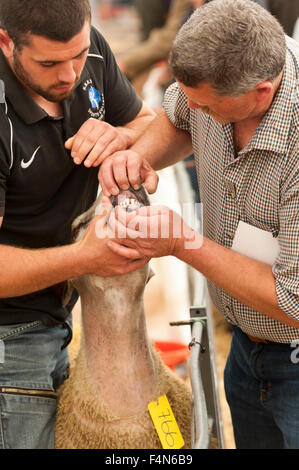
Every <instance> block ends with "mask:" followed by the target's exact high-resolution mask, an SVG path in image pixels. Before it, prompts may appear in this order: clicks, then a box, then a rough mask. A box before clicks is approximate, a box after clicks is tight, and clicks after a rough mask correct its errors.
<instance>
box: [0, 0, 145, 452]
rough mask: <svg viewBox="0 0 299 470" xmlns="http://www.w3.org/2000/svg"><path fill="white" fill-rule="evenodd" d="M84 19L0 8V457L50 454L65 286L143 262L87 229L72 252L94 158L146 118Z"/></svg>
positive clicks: (19, 6) (62, 367) (76, 14)
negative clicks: (9, 451)
mask: <svg viewBox="0 0 299 470" xmlns="http://www.w3.org/2000/svg"><path fill="white" fill-rule="evenodd" d="M90 20H91V15H90V6H89V2H88V0H53V1H51V2H48V1H47V0H38V1H37V0H3V1H1V3H0V21H1V29H0V48H1V52H0V79H1V82H0V83H1V95H0V96H1V104H0V108H1V109H0V121H1V124H0V126H1V133H0V223H1V229H0V259H1V273H0V340H1V346H2V349H1V350H2V351H4V357H1V359H2V360H1V364H0V420H1V423H0V428H1V433H0V448H53V447H54V425H55V409H56V402H55V390H56V389H57V387H58V386H59V385H60V384H61V382H62V381H63V380H64V379H65V377H66V376H67V373H68V357H67V350H66V345H67V344H68V342H69V341H70V339H71V327H70V325H69V322H68V319H69V318H70V317H69V316H70V313H71V310H72V308H73V306H74V303H75V302H76V300H77V296H76V295H74V296H73V297H72V299H71V301H70V302H69V304H68V305H66V306H63V301H62V294H63V287H64V283H63V281H65V280H67V279H69V278H71V277H74V276H78V275H80V274H83V273H90V272H98V273H99V274H100V275H102V276H107V275H114V274H119V273H123V272H128V271H131V270H134V269H136V268H137V267H139V266H140V265H142V264H144V263H145V262H146V261H147V260H139V261H138V262H137V263H136V261H134V260H133V261H131V262H129V261H128V260H127V259H125V258H122V257H120V256H118V255H112V254H111V251H110V250H108V248H107V247H106V245H105V241H104V240H98V239H97V238H96V236H95V235H94V231H93V230H90V231H89V232H88V234H87V236H86V237H85V238H84V240H82V241H81V242H80V243H79V244H74V245H71V224H72V221H73V220H74V218H75V217H76V216H77V215H79V214H81V213H82V212H83V211H85V210H86V209H87V208H89V207H90V205H91V204H92V203H93V201H94V200H95V198H96V196H97V191H98V177H97V172H98V169H97V168H96V166H97V163H96V160H97V158H98V157H99V156H101V158H102V157H103V156H104V157H105V156H108V155H110V154H112V153H113V152H115V151H116V150H124V149H126V148H129V147H130V145H132V144H133V143H134V142H135V141H136V139H137V137H138V136H139V135H140V134H141V132H142V131H143V130H144V128H145V127H146V126H147V125H148V123H149V122H150V121H151V120H152V118H153V113H152V112H151V111H150V110H149V109H148V108H147V107H146V106H145V105H144V104H143V103H142V101H141V100H140V98H139V97H138V96H137V95H136V93H135V91H134V90H133V89H132V87H131V85H130V84H129V83H128V81H127V79H126V78H125V77H124V76H123V75H122V73H121V72H120V71H119V69H118V68H117V66H116V63H115V60H114V57H113V55H112V53H111V51H110V49H109V46H108V45H107V43H106V42H105V40H104V38H103V37H102V36H101V35H100V34H99V33H98V32H97V31H96V30H95V29H94V28H92V27H91V22H90ZM86 157H87V159H88V157H91V159H92V163H88V161H87V159H86ZM83 159H85V162H84V165H79V164H80V163H81V161H82V160H83ZM95 223H96V220H95ZM2 356H3V355H2Z"/></svg>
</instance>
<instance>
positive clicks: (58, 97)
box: [12, 51, 78, 103]
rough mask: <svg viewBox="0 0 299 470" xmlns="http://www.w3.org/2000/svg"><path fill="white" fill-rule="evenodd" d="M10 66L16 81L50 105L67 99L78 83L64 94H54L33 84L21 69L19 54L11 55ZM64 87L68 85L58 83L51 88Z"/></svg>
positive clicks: (26, 73) (27, 74)
mask: <svg viewBox="0 0 299 470" xmlns="http://www.w3.org/2000/svg"><path fill="white" fill-rule="evenodd" d="M12 65H13V71H14V73H15V75H16V77H17V78H18V80H19V81H20V82H21V83H22V84H23V85H25V87H26V88H29V89H30V90H33V91H34V92H35V93H37V94H38V95H40V96H42V97H43V98H44V99H46V100H47V101H50V102H52V103H59V102H61V101H63V100H65V99H67V98H69V97H70V96H71V95H72V93H73V91H74V89H75V87H76V83H77V81H78V79H77V81H76V82H75V84H74V85H73V87H72V88H71V90H70V91H67V92H64V93H57V92H56V93H55V92H54V91H53V92H51V91H50V89H48V90H45V89H44V88H42V87H41V86H40V85H39V84H38V83H36V82H34V81H33V80H32V78H31V76H30V75H29V73H28V72H27V71H26V70H25V68H24V67H23V65H22V63H21V61H20V59H19V54H18V53H17V52H16V51H14V53H13V62H12ZM65 85H68V84H65V83H58V84H55V85H52V87H51V88H56V87H58V86H65Z"/></svg>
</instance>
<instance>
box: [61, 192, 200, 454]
mask: <svg viewBox="0 0 299 470" xmlns="http://www.w3.org/2000/svg"><path fill="white" fill-rule="evenodd" d="M137 193H138V192H133V191H132V192H129V199H131V198H133V199H135V200H138V202H139V203H143V202H144V200H145V199H146V202H145V203H146V204H147V205H148V204H149V203H148V199H147V197H146V195H145V192H143V195H142V197H140V193H139V194H138V195H137ZM126 196H128V193H126ZM100 198H101V196H100ZM100 198H99V199H98V200H97V201H96V202H95V204H94V205H93V206H92V208H91V209H90V210H89V211H88V212H86V213H85V214H83V215H82V216H80V217H79V218H78V219H77V220H76V221H75V222H74V224H73V229H74V232H79V235H77V237H80V236H82V234H83V232H84V229H85V228H86V226H87V225H88V222H89V221H90V220H91V219H92V217H93V216H94V214H95V211H96V207H97V206H98V204H99V201H100ZM125 199H127V198H125ZM119 201H120V200H119V199H118V200H116V202H115V201H114V203H115V204H120V202H119ZM121 205H123V204H121ZM82 227H83V228H82ZM150 277H151V269H150V267H149V265H146V266H144V267H142V268H141V269H138V270H137V271H135V272H133V273H129V274H124V275H121V276H115V277H111V278H100V277H98V276H94V275H85V276H82V277H79V278H77V279H74V280H72V283H73V285H74V287H76V289H77V290H78V292H79V295H80V300H81V309H82V333H81V342H80V349H79V353H78V356H77V358H76V361H75V364H74V366H73V367H72V368H71V372H70V376H69V378H68V379H67V380H66V381H65V382H64V384H63V385H62V386H61V387H60V389H59V390H58V404H57V416H56V431H55V446H56V448H57V449H161V448H162V444H161V441H160V439H159V436H158V434H157V431H156V429H155V427H154V425H153V421H152V419H151V417H150V414H149V411H148V404H149V403H150V402H157V401H158V399H159V397H161V396H164V395H166V396H167V398H168V401H169V403H170V406H171V409H172V411H173V414H174V416H175V418H176V421H177V423H178V426H179V429H180V432H181V434H182V436H183V439H184V448H191V435H190V434H191V424H190V423H191V416H190V413H191V411H190V398H191V390H190V388H189V386H188V385H187V384H186V383H185V382H184V381H183V380H182V379H181V378H179V377H178V376H177V375H176V374H174V373H173V372H172V371H171V370H170V369H169V368H168V367H166V366H165V364H164V363H163V362H162V360H161V358H160V356H159V354H158V353H157V352H156V350H155V347H154V344H153V343H152V342H151V341H150V340H149V338H148V335H147V329H146V321H145V314H144V299H143V294H144V289H145V286H146V284H147V282H148V281H149V279H150ZM166 432H167V431H166ZM170 435H171V434H170ZM169 441H170V445H171V442H172V441H171V440H169Z"/></svg>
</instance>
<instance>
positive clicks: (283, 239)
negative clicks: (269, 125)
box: [273, 129, 299, 320]
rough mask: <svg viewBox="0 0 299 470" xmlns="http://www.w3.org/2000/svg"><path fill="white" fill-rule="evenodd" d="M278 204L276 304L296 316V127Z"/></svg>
mask: <svg viewBox="0 0 299 470" xmlns="http://www.w3.org/2000/svg"><path fill="white" fill-rule="evenodd" d="M284 174H285V178H284V181H283V183H282V190H281V204H280V208H279V224H280V228H279V235H278V242H279V246H280V254H279V256H278V259H277V260H276V263H275V264H274V266H273V274H274V276H275V278H276V294H277V298H278V304H279V307H280V308H281V309H282V310H283V311H284V312H285V313H286V314H288V315H290V316H291V317H293V318H295V319H296V320H299V147H298V129H296V136H295V138H294V143H293V149H292V150H291V152H290V153H289V155H288V160H287V165H286V167H285V171H284Z"/></svg>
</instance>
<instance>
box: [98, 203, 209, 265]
mask: <svg viewBox="0 0 299 470" xmlns="http://www.w3.org/2000/svg"><path fill="white" fill-rule="evenodd" d="M108 225H109V230H110V231H111V233H112V234H113V236H112V237H111V239H109V240H108V241H107V245H108V247H109V248H110V249H111V251H113V252H114V253H115V254H118V255H121V256H124V257H126V258H128V259H134V258H135V259H140V258H143V257H147V258H159V257H162V256H169V255H170V256H176V257H178V258H179V257H180V254H181V252H182V251H183V250H184V249H185V248H186V243H194V242H195V243H197V242H198V244H199V242H200V241H201V240H197V238H198V237H199V234H197V233H196V232H195V231H194V230H193V229H191V228H190V227H189V226H188V225H187V224H186V223H185V222H184V220H183V219H182V217H181V216H180V215H179V214H177V213H176V212H174V211H172V210H171V209H169V208H168V207H166V206H150V207H146V206H144V207H141V208H140V209H138V210H137V211H134V212H131V213H130V212H128V211H126V210H124V209H123V207H121V206H120V205H119V206H116V207H115V210H114V211H112V212H111V214H110V217H109V221H108Z"/></svg>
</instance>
